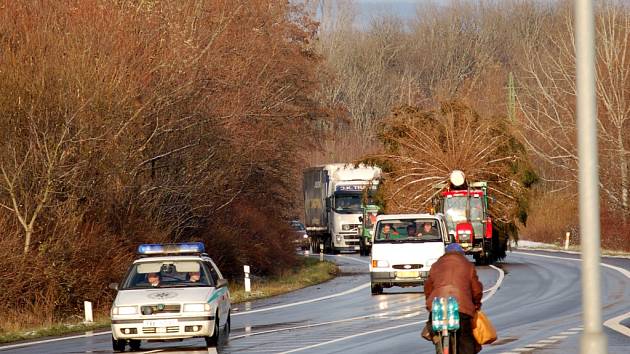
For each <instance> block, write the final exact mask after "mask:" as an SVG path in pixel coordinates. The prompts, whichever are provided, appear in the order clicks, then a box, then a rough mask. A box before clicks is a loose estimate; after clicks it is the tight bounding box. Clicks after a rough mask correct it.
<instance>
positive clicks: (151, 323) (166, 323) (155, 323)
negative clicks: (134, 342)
mask: <svg viewBox="0 0 630 354" xmlns="http://www.w3.org/2000/svg"><path fill="white" fill-rule="evenodd" d="M142 324H143V325H144V326H145V327H170V326H177V320H144V321H143V322H142ZM165 330H166V329H165Z"/></svg>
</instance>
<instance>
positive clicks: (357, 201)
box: [334, 193, 361, 214]
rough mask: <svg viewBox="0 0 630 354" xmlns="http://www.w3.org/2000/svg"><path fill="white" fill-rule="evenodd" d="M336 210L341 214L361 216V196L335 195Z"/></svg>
mask: <svg viewBox="0 0 630 354" xmlns="http://www.w3.org/2000/svg"><path fill="white" fill-rule="evenodd" d="M334 208H335V211H336V212H337V213H341V214H360V213H361V194H348V193H343V194H335V205H334Z"/></svg>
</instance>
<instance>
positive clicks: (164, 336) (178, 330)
mask: <svg viewBox="0 0 630 354" xmlns="http://www.w3.org/2000/svg"><path fill="white" fill-rule="evenodd" d="M214 321H215V317H214V316H194V317H192V316H191V317H172V318H156V319H113V320H112V336H113V337H114V339H144V340H169V339H185V338H193V337H210V336H212V335H213V334H214V333H213V332H214Z"/></svg>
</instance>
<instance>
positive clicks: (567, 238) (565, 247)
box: [564, 231, 571, 250]
mask: <svg viewBox="0 0 630 354" xmlns="http://www.w3.org/2000/svg"><path fill="white" fill-rule="evenodd" d="M570 238H571V231H567V233H566V236H565V238H564V249H565V250H568V249H569V239H570Z"/></svg>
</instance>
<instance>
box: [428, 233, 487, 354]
mask: <svg viewBox="0 0 630 354" xmlns="http://www.w3.org/2000/svg"><path fill="white" fill-rule="evenodd" d="M445 251H446V253H444V255H443V256H442V257H440V258H439V259H438V260H437V262H435V263H433V265H432V266H431V270H430V271H429V278H428V279H427V280H426V282H425V283H424V294H425V297H426V306H427V310H429V311H431V306H432V304H433V299H434V298H436V297H444V298H448V297H449V296H454V297H455V298H456V299H457V303H458V304H459V330H457V332H456V338H457V340H456V342H457V353H458V354H475V353H478V352H479V351H480V350H481V346H480V345H479V344H477V342H476V341H475V337H473V334H472V319H473V316H474V315H475V312H476V311H477V310H479V309H480V308H481V297H482V295H483V285H481V282H479V278H478V277H477V271H476V270H475V267H474V265H473V264H472V263H470V261H469V260H468V259H467V258H466V256H465V255H464V254H465V253H464V249H463V248H462V247H461V246H460V245H459V244H457V243H451V244H449V245H448V246H446V250H445ZM430 321H431V314H429V328H430ZM433 342H434V343H436V341H435V340H434V341H433ZM436 346H437V343H436Z"/></svg>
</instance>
